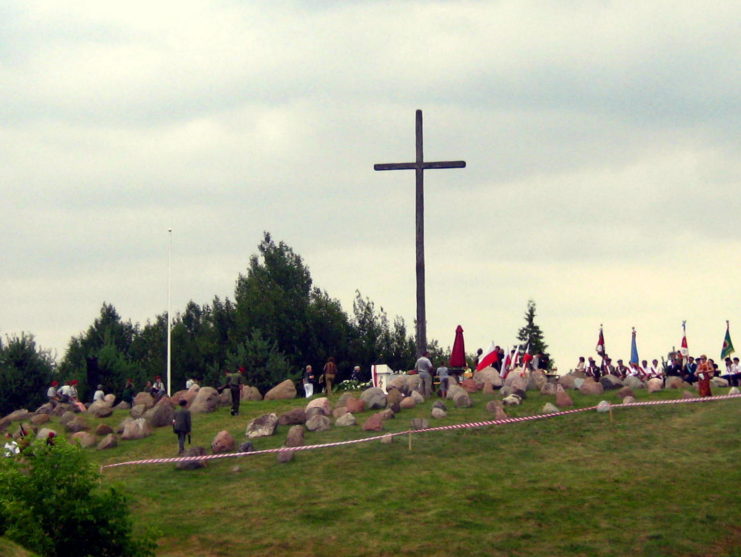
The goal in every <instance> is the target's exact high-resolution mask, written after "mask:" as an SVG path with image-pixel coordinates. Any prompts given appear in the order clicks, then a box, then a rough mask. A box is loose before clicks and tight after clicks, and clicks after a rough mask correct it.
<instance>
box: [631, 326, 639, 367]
mask: <svg viewBox="0 0 741 557" xmlns="http://www.w3.org/2000/svg"><path fill="white" fill-rule="evenodd" d="M630 363H631V364H637V363H640V360H639V359H638V345H637V344H636V328H635V327H633V333H632V338H631V340H630Z"/></svg>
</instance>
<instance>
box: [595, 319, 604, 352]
mask: <svg viewBox="0 0 741 557" xmlns="http://www.w3.org/2000/svg"><path fill="white" fill-rule="evenodd" d="M596 350H597V354H599V355H600V356H602V357H603V358H604V357H605V335H603V334H602V325H600V326H599V338H598V339H597V348H596Z"/></svg>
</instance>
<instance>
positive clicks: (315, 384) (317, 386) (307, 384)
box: [301, 356, 360, 398]
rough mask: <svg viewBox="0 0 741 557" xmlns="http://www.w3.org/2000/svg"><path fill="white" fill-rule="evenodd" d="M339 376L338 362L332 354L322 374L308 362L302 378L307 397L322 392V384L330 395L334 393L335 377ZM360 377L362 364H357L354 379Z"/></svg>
mask: <svg viewBox="0 0 741 557" xmlns="http://www.w3.org/2000/svg"><path fill="white" fill-rule="evenodd" d="M336 377H337V364H336V363H335V360H334V357H333V356H330V357H329V358H327V363H326V364H324V367H323V368H322V374H321V375H320V376H319V377H317V376H316V374H315V373H314V367H313V366H312V365H311V364H308V365H307V366H306V367H305V368H304V374H303V377H302V379H301V384H302V386H303V388H304V394H305V395H306V398H311V397H312V396H314V393H315V392H316V393H319V392H321V389H322V385H324V392H325V393H326V394H328V395H330V394H332V388H333V386H334V382H335V378H336ZM359 377H360V366H355V368H354V369H353V376H352V378H353V379H356V380H358V379H359Z"/></svg>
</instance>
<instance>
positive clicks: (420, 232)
mask: <svg viewBox="0 0 741 557" xmlns="http://www.w3.org/2000/svg"><path fill="white" fill-rule="evenodd" d="M415 118H416V119H415V127H414V134H415V144H416V157H415V162H401V163H383V164H375V165H373V169H374V170H412V169H414V171H415V178H416V189H415V230H416V270H417V322H416V346H417V355H421V354H423V353H424V352H425V351H426V350H427V313H426V300H425V218H424V202H425V195H424V184H425V178H424V171H425V170H431V169H436V168H465V166H466V162H465V161H438V162H425V160H424V141H423V137H422V128H423V126H422V111H421V110H417V112H416V115H415Z"/></svg>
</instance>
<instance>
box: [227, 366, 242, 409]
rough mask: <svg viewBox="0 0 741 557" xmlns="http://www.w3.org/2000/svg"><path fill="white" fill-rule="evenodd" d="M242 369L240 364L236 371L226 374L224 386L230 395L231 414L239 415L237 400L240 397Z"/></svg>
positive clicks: (238, 400)
mask: <svg viewBox="0 0 741 557" xmlns="http://www.w3.org/2000/svg"><path fill="white" fill-rule="evenodd" d="M244 371H245V369H244V367H241V366H240V368H239V369H238V370H237V371H233V372H231V373H228V374H227V376H226V386H227V387H228V388H229V393H230V394H231V395H232V412H231V414H232V416H238V415H239V402H240V399H241V398H242V374H243V373H244Z"/></svg>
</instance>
